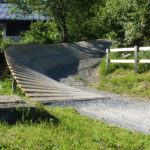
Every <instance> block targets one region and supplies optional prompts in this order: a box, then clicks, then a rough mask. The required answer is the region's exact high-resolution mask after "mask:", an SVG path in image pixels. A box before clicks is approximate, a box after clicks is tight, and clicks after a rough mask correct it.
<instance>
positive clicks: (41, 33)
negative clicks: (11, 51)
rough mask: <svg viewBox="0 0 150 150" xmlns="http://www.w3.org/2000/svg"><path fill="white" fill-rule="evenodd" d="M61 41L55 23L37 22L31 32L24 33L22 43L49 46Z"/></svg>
mask: <svg viewBox="0 0 150 150" xmlns="http://www.w3.org/2000/svg"><path fill="white" fill-rule="evenodd" d="M59 41H60V34H59V32H58V30H57V26H56V24H55V23H54V22H36V23H33V24H31V26H30V30H29V31H26V32H24V33H22V39H21V43H28V44H29V43H32V44H33V43H34V44H48V43H55V42H59Z"/></svg>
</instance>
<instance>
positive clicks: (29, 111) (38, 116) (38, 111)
mask: <svg viewBox="0 0 150 150" xmlns="http://www.w3.org/2000/svg"><path fill="white" fill-rule="evenodd" d="M0 122H4V123H7V124H9V125H15V124H16V123H32V124H36V123H41V122H48V123H52V124H54V125H58V124H59V119H57V118H56V117H55V116H53V115H51V114H50V113H49V112H48V111H46V110H45V109H43V108H36V107H21V108H4V109H0Z"/></svg>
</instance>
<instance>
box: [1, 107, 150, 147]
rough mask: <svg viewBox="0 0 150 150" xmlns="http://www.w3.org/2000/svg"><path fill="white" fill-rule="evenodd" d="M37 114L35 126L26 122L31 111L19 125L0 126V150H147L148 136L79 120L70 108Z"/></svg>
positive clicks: (2, 124)
mask: <svg viewBox="0 0 150 150" xmlns="http://www.w3.org/2000/svg"><path fill="white" fill-rule="evenodd" d="M43 110H44V111H43ZM39 112H40V113H38V115H37V114H36V115H35V116H36V119H37V116H39V118H40V120H36V122H32V121H31V120H30V119H29V118H30V117H31V114H30V113H31V111H28V113H27V112H25V111H24V112H23V113H22V114H24V113H25V114H26V115H25V117H20V118H23V121H21V120H18V121H21V122H18V123H14V124H8V123H4V122H3V123H0V137H1V139H0V149H15V150H16V149H18V150H21V149H28V150H30V149H31V150H32V149H39V150H46V149H48V150H51V149H53V150H98V149H99V150H100V149H102V150H106V149H107V150H109V149H110V150H113V149H114V150H116V149H120V150H129V149H130V150H139V149H150V142H149V141H150V136H147V135H143V134H140V133H132V132H129V131H126V130H123V129H119V128H117V127H112V126H108V125H106V124H104V123H101V122H99V121H95V120H92V119H89V118H87V117H84V116H81V115H79V114H78V113H77V112H76V111H75V110H73V109H71V108H65V109H64V108H42V111H39ZM32 113H33V112H32ZM42 113H46V115H50V118H51V119H50V118H49V120H48V119H47V120H42V117H43V115H42ZM19 114H21V113H19ZM33 116H34V115H32V117H31V118H32V120H33V119H34V117H33ZM46 118H48V116H46Z"/></svg>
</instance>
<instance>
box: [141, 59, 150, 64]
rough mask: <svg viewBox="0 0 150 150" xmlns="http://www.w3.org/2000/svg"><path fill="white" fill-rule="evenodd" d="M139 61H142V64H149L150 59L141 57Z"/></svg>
mask: <svg viewBox="0 0 150 150" xmlns="http://www.w3.org/2000/svg"><path fill="white" fill-rule="evenodd" d="M139 63H141V64H149V63H150V59H141V60H139Z"/></svg>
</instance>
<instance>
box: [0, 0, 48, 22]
mask: <svg viewBox="0 0 150 150" xmlns="http://www.w3.org/2000/svg"><path fill="white" fill-rule="evenodd" d="M12 8H15V5H14V4H11V3H7V2H6V1H5V0H0V21H2V20H3V21H5V20H7V21H8V20H24V21H25V20H29V21H38V20H40V21H46V20H49V19H50V17H48V16H46V15H42V14H38V13H35V12H34V13H32V14H23V13H20V12H14V11H13V12H12Z"/></svg>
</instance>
